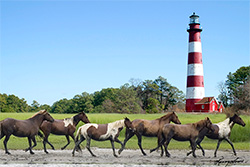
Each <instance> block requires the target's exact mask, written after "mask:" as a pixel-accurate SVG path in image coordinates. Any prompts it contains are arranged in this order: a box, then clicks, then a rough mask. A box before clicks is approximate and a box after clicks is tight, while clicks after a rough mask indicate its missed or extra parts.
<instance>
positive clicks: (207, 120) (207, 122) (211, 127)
mask: <svg viewBox="0 0 250 167" xmlns="http://www.w3.org/2000/svg"><path fill="white" fill-rule="evenodd" d="M205 124H206V127H207V128H208V129H209V130H211V131H212V132H213V131H214V130H215V129H214V127H213V126H212V125H213V124H212V122H211V121H210V119H209V118H208V117H206V118H205Z"/></svg>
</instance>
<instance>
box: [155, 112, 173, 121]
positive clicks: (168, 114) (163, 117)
mask: <svg viewBox="0 0 250 167" xmlns="http://www.w3.org/2000/svg"><path fill="white" fill-rule="evenodd" d="M173 113H174V112H171V113H167V114H165V115H163V116H162V117H160V118H158V119H160V120H161V119H166V118H169V117H170V116H171V115H172V114H173Z"/></svg>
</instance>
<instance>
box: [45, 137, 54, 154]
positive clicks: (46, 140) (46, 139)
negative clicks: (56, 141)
mask: <svg viewBox="0 0 250 167" xmlns="http://www.w3.org/2000/svg"><path fill="white" fill-rule="evenodd" d="M48 138H49V134H45V137H44V139H43V148H44V152H45V153H46V154H48V153H49V152H48V151H47V148H46V143H48V144H49V145H50V147H51V148H52V150H55V148H54V146H53V145H52V144H51V143H50V142H49V140H48Z"/></svg>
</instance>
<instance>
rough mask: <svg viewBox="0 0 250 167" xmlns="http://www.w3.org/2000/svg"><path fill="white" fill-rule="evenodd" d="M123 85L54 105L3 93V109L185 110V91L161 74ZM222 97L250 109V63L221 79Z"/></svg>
mask: <svg viewBox="0 0 250 167" xmlns="http://www.w3.org/2000/svg"><path fill="white" fill-rule="evenodd" d="M129 82H130V84H128V83H126V84H124V85H122V86H121V87H120V88H105V89H102V90H101V91H96V92H94V93H92V94H89V93H87V92H83V93H81V94H78V95H75V96H74V97H73V98H72V99H65V98H64V99H61V100H59V101H56V102H55V103H54V104H53V105H52V106H49V105H47V104H43V105H40V104H39V103H38V102H37V101H35V100H34V101H33V103H32V104H31V105H28V104H27V102H26V101H25V99H24V98H21V99H20V98H18V97H17V96H15V95H7V94H0V112H36V111H38V110H40V109H46V110H48V111H49V112H51V113H78V112H80V111H84V112H86V113H159V112H163V111H168V110H174V111H185V94H184V93H183V92H182V91H181V90H179V89H178V88H177V87H175V86H172V85H171V84H170V83H168V82H167V79H166V78H163V77H161V76H159V77H158V78H157V79H155V80H145V81H141V80H139V79H131V80H130V81H129ZM218 88H219V92H220V94H219V96H218V100H219V101H221V102H222V103H223V105H224V106H225V107H231V108H233V110H245V111H248V112H249V110H250V66H247V67H244V66H243V67H240V68H239V69H237V70H236V72H234V73H232V72H229V74H228V75H227V79H226V81H225V82H220V83H219V86H218Z"/></svg>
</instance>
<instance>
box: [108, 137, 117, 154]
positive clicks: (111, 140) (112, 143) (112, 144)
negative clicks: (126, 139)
mask: <svg viewBox="0 0 250 167" xmlns="http://www.w3.org/2000/svg"><path fill="white" fill-rule="evenodd" d="M110 142H111V146H112V150H113V155H114V156H115V157H118V156H117V155H116V154H115V146H114V140H113V139H110Z"/></svg>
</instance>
